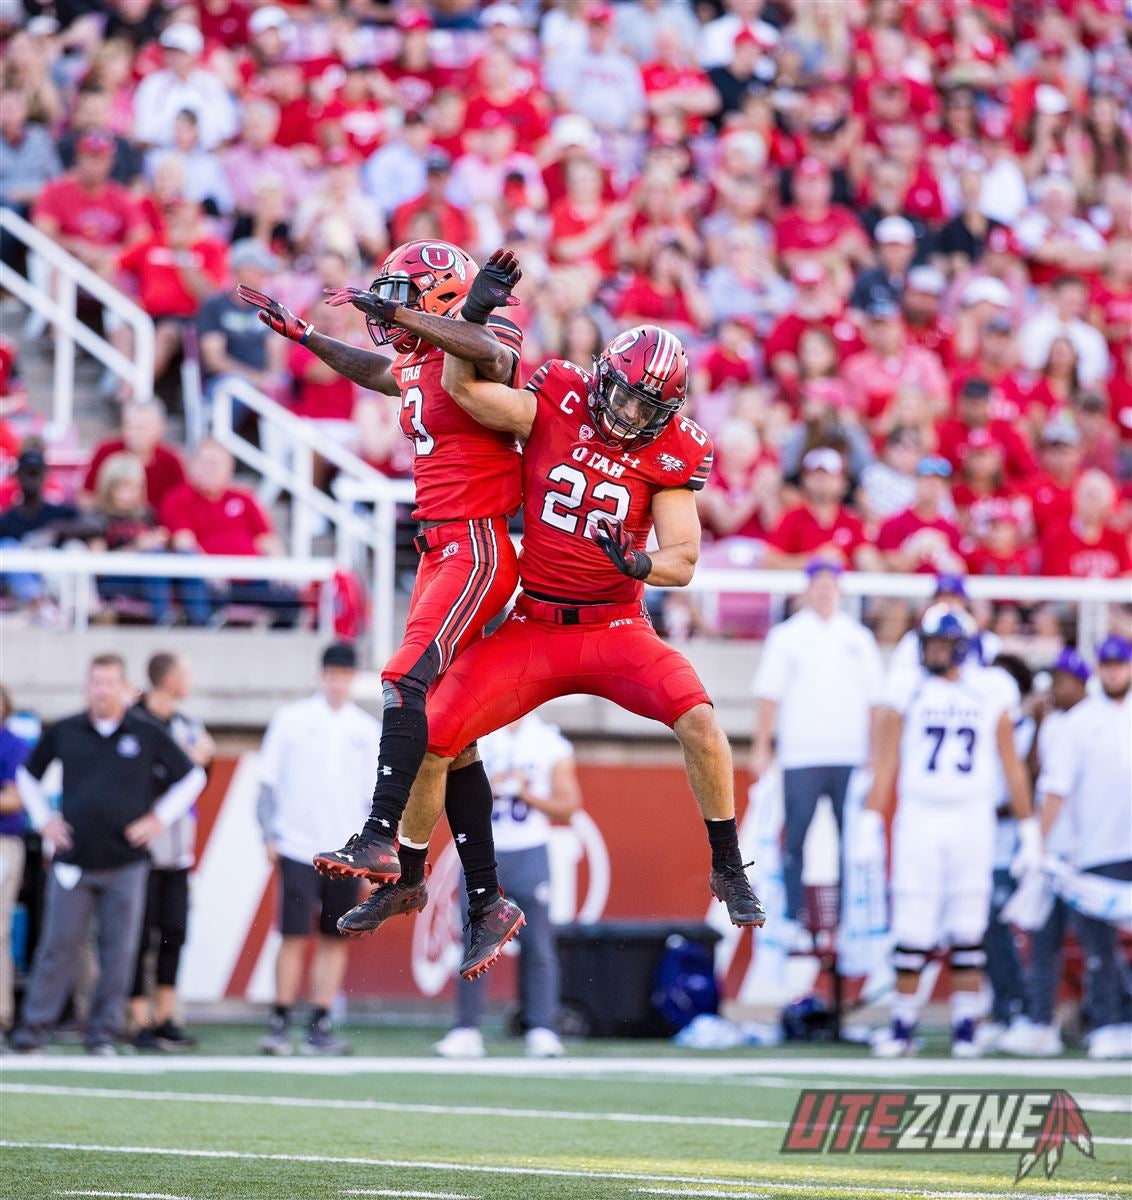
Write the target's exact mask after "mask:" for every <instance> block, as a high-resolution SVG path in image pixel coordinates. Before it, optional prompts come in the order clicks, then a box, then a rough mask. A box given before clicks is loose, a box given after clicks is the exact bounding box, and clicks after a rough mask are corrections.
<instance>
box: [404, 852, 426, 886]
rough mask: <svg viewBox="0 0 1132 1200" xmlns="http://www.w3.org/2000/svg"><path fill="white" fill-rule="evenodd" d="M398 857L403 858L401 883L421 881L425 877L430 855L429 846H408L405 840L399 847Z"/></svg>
mask: <svg viewBox="0 0 1132 1200" xmlns="http://www.w3.org/2000/svg"><path fill="white" fill-rule="evenodd" d="M397 857H398V858H399V859H400V860H401V880H400V882H401V883H420V881H421V880H422V879H424V869H425V859H426V858H427V857H428V847H427V846H421V848H420V849H419V850H418V849H417V847H416V846H406V845H405V843H404V842H402V843H401V844H400V846H398V847H397Z"/></svg>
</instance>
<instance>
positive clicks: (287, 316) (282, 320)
mask: <svg viewBox="0 0 1132 1200" xmlns="http://www.w3.org/2000/svg"><path fill="white" fill-rule="evenodd" d="M236 295H237V296H239V297H240V299H241V300H244V301H246V302H247V303H248V304H254V305H255V307H256V308H258V309H259V312H258V313H256V316H257V317H259V319H260V320H261V321H262V322H263V323H264V324H265V325H267V326H268V327H269V328H271V329H274V330H275V332H276V333H280V334H282V335H283V336H284V337H285V338H290V340H291V341H292V342H305V341H306V340H307V338H308V337H310V335H311V334H312V333H314V326H313V325H312V324H311V323H310V322H309V321H304V320H303V319H302V317H296V316H295V314H294V313H293V312H292V311H291V310H290V309H289V308H284V307H283V305H282V304H280V303H279V301H278V300H273V299H272V298H271V297H270V296H265V295H264V294H263V292H257V291H256V290H255V288H250V287H247V286H246V285H245V284H242V283H241V284H240V285H239V286H238V287H237V288H236Z"/></svg>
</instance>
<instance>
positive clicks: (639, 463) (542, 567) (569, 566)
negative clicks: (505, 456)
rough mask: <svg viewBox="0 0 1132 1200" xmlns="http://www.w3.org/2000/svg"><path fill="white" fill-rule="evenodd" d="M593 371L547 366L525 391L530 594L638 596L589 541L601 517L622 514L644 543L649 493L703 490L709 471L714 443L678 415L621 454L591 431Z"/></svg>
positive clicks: (526, 580)
mask: <svg viewBox="0 0 1132 1200" xmlns="http://www.w3.org/2000/svg"><path fill="white" fill-rule="evenodd" d="M591 379H592V376H591V375H589V374H588V373H587V372H586V371H583V370H582V369H581V367H578V366H575V365H574V364H573V363H570V362H564V361H563V360H561V359H554V360H552V361H550V362H547V363H543V365H542V366H541V367H539V369H538V370H537V371H536V372H535V373H534V375H533V376H532V377H531V380H530V382H529V383H528V384H527V387H528V388H529V389H530V390H531V391H532V392H534V394H535V396H537V397H538V407H537V408H536V410H535V421H534V426H533V427H532V429H531V436H530V438H529V439H528V441H527V444H526V446H525V447H524V449H523V548H522V551H521V552H520V554H519V582H520V583H521V584H522V586H523V588H524V589H525V590H526V591H529V592H533V593H535V594H537V595H540V596H550V597H554V598H556V599H563V600H580V601H584V602H586V603H591V604H622V603H632V602H633V601H636V600H639V599H640V597H641V595H642V594H643V592H644V584H643V583H641V581H640V580H638V579H630V578H629V577H628V576H627V575H622V574H621V572H620V571H618V570H617V568H616V567H615V566H614V565H613V564H612V563H611V562H610V561H609V559H608V558H607V557H606V556H605V553H604V551H602V550H601V548H600V547H599V546H598V545H597V543H596V542H595V541H594V540H593V528H594V522H595V521H596V520H597V518H598V517H601V516H609V517H618V518H620V519H621V520H622V521H624V522H625V528H626V529H627V530H629V532H630V533H632V535H633V537H634V538H636V541H637V544H638V545H639V546H642V547H643V546H644V544H645V542H646V541H647V540H648V536H649V533H650V532H651V531H652V498H653V496H655V495H656V493H657V492H662V491H664V490H665V489H666V488H676V487H686V488H691V489H692V491H699V490H700V489H701V488H702V487H703V486H704V484H705V483H706V482H707V477H708V473H709V472H710V471H711V461H712V446H711V439H710V438H709V437H708V435H707V434H706V433H704V431H703V430H702V429H701V428H700V427H699V426H698V425H697V424H696V423H695V422H694V421H691V420H688V419H687V418H686V417H676V418H674V419H673V420H672V421H670V422H669V423H668V425H666V426H665V428H664V432H663V433H661V435H660V436H659V437H658V438H657V439H656V440H655V441H653V442H649V444H648V445H647V446H641V447H639V448H638V449H636V450H627V451H624V452H623V453H618V451H617V450H616V449H615V448H614V447H612V446H609V445H607V444H606V443H605V442H603V441H602V439H601V437H600V436H599V434H598V433H597V431H596V430H595V429H594V427H593V424H592V421H591V418H590V411H589V406H588V403H587V399H586V396H587V390H588V388H589V386H590V381H591Z"/></svg>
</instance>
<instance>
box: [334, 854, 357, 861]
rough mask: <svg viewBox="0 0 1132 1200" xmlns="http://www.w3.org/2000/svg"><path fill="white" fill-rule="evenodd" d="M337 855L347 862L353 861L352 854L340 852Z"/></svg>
mask: <svg viewBox="0 0 1132 1200" xmlns="http://www.w3.org/2000/svg"><path fill="white" fill-rule="evenodd" d="M338 857H339V858H344V859H345V860H346V861H347V862H353V861H354V856H353V855H352V854H340V855H339V856H338Z"/></svg>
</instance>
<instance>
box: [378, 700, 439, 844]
mask: <svg viewBox="0 0 1132 1200" xmlns="http://www.w3.org/2000/svg"><path fill="white" fill-rule="evenodd" d="M427 749H428V718H427V717H426V716H425V711H424V704H423V702H422V704H421V706H420V707H419V708H418V707H416V705H413V706H412V707H409V706H405V707H402V708H387V709H386V710H385V711H384V713H383V714H382V724H381V751H380V754H379V755H378V761H377V783H376V784H375V785H374V789H373V804H372V806H371V808H370V815H369V817H368V819H367V820H366V823H365V829H366V830H367V831H368V832H369V833H374V834H377V835H378V836H379V837H386V838H392V837H396V836H397V826H398V825H399V824H400V823H401V816H402V814H403V813H404V811H405V805H406V804H408V802H409V789H410V788H411V787H412V786H413V780H414V779H416V777H417V772H418V771H419V770H420V769H421V763H422V762H424V756H425V751H426V750H427Z"/></svg>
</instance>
